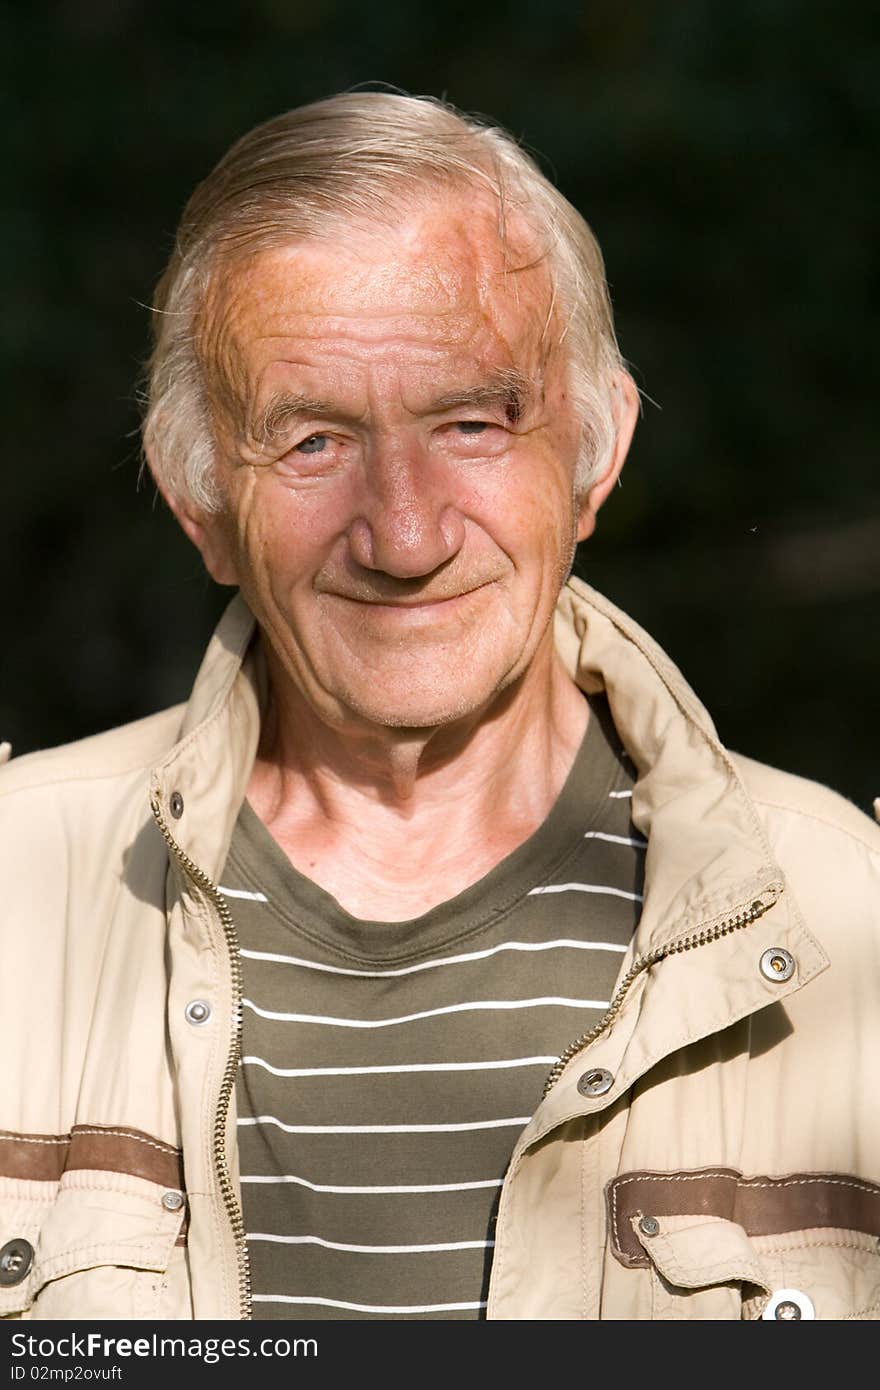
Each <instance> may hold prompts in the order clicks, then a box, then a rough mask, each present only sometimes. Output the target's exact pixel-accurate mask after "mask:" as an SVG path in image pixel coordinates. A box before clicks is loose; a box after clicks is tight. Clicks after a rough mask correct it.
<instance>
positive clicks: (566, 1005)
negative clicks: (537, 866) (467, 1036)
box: [241, 889, 629, 1028]
mask: <svg viewBox="0 0 880 1390" xmlns="http://www.w3.org/2000/svg"><path fill="white" fill-rule="evenodd" d="M532 891H533V892H539V891H542V890H540V889H533V890H532ZM627 896H629V895H627ZM241 1002H242V1005H243V1006H244V1007H245V1008H248V1009H250V1010H251V1011H252V1012H253V1013H255V1014H259V1016H260V1018H271V1019H275V1020H277V1022H279V1023H320V1024H322V1025H326V1024H329V1025H331V1026H332V1027H334V1028H393V1027H394V1026H395V1025H396V1024H398V1023H416V1022H417V1021H418V1020H419V1019H422V1018H436V1017H437V1016H438V1015H439V1014H458V1013H470V1012H474V1011H477V1012H479V1011H480V1010H483V1009H531V1008H544V1007H548V1006H551V1007H558V1008H563V1009H607V1008H608V1004H609V1002H610V1001H609V1000H607V999H565V998H563V997H561V996H559V997H557V996H555V995H550V996H548V997H547V998H546V999H480V1000H477V1001H475V1002H474V1003H472V1004H444V1005H443V1007H442V1008H440V1009H423V1010H422V1011H421V1013H417V1014H401V1016H400V1018H377V1019H371V1018H332V1017H330V1016H328V1015H325V1014H286V1013H279V1012H277V1011H276V1010H274V1009H261V1008H260V1007H259V1005H257V1004H255V1003H254V1002H253V1000H252V999H242V1001H241Z"/></svg>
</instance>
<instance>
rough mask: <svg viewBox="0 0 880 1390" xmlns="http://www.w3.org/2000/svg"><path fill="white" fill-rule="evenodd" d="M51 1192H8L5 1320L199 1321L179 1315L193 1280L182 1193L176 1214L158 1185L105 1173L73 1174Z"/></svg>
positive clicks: (31, 1186) (0, 1201) (3, 1235)
mask: <svg viewBox="0 0 880 1390" xmlns="http://www.w3.org/2000/svg"><path fill="white" fill-rule="evenodd" d="M49 1186H50V1185H49V1184H45V1183H37V1182H23V1183H15V1184H13V1183H9V1184H4V1187H5V1189H6V1190H5V1192H4V1193H3V1195H0V1247H2V1249H3V1250H6V1251H7V1252H9V1253H8V1255H7V1265H8V1266H9V1267H8V1268H7V1270H6V1272H5V1280H4V1281H3V1282H0V1314H2V1315H3V1316H5V1317H20V1318H44V1319H49V1320H54V1319H101V1318H112V1319H117V1318H125V1319H144V1318H155V1319H163V1318H169V1317H171V1318H173V1317H181V1316H184V1317H186V1316H191V1313H187V1312H186V1311H180V1309H181V1291H182V1289H184V1288H185V1284H186V1280H185V1251H184V1249H183V1247H182V1245H179V1244H178V1241H179V1240H180V1239H181V1232H182V1228H183V1224H184V1218H185V1204H184V1203H183V1202H182V1201H180V1195H179V1194H175V1197H174V1198H172V1199H171V1200H172V1203H173V1202H174V1201H175V1200H177V1201H179V1202H180V1204H179V1206H178V1207H177V1208H175V1209H172V1208H169V1206H168V1205H167V1204H166V1203H163V1200H162V1199H163V1196H164V1197H166V1199H167V1194H166V1193H164V1192H163V1191H162V1190H161V1189H159V1188H158V1187H157V1186H156V1185H155V1184H153V1183H150V1182H146V1181H143V1180H141V1179H138V1178H133V1177H130V1176H127V1175H119V1174H105V1173H97V1172H96V1173H86V1172H76V1173H73V1174H65V1175H64V1178H63V1179H62V1181H61V1183H60V1184H58V1185H57V1187H56V1186H55V1185H54V1184H52V1185H51V1186H52V1188H54V1191H52V1192H50V1191H47V1190H46V1189H47V1188H49ZM10 1189H13V1190H10ZM15 1189H18V1190H15ZM0 1263H2V1257H0ZM2 1278H3V1272H2V1270H0V1279H2Z"/></svg>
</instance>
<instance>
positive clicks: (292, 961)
mask: <svg viewBox="0 0 880 1390" xmlns="http://www.w3.org/2000/svg"><path fill="white" fill-rule="evenodd" d="M563 947H564V948H566V949H571V950H573V951H616V952H619V953H620V954H621V955H623V953H624V951H625V950H626V949H627V948H626V947H625V946H619V945H618V944H617V943H616V942H614V941H575V940H573V939H572V938H570V937H559V938H558V939H557V940H555V941H534V942H533V941H502V942H501V944H500V945H499V946H490V947H489V948H488V949H487V950H485V951H468V952H467V953H466V954H464V955H460V956H443V957H442V958H441V959H440V960H426V961H422V962H421V963H420V964H419V965H404V966H402V967H401V968H400V969H399V970H348V969H345V968H344V967H343V966H340V965H319V964H318V962H317V961H313V960H304V959H303V958H302V957H301V956H281V955H276V954H275V952H273V951H241V952H240V954H241V955H242V956H245V957H247V959H248V960H269V961H275V962H277V963H278V964H279V965H302V966H304V967H305V969H307V970H323V971H325V972H326V973H327V974H328V975H356V976H359V977H366V978H367V979H392V978H396V977H397V976H399V975H415V974H416V973H417V972H418V971H420V970H435V969H436V968H437V967H438V966H440V965H461V964H463V963H464V962H465V961H471V960H486V959H487V958H488V957H489V956H495V955H497V954H498V952H499V951H554V950H556V949H557V948H559V949H561V948H563Z"/></svg>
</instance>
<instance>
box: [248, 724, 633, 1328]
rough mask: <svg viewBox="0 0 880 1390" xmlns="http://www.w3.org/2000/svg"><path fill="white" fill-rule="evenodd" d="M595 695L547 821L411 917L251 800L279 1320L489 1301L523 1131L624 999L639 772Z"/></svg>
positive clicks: (258, 1147)
mask: <svg viewBox="0 0 880 1390" xmlns="http://www.w3.org/2000/svg"><path fill="white" fill-rule="evenodd" d="M591 705H592V708H593V717H591V719H590V722H589V725H588V728H587V733H586V735H585V738H584V740H583V743H582V745H581V748H580V750H579V751H578V754H577V756H576V758H575V761H574V764H573V766H572V768H571V771H570V773H569V776H568V778H567V780H566V782H565V784H564V786H563V788H562V791H561V792H560V794H559V797H558V798H557V800H556V802H555V804H554V805H553V807H552V808H551V810H550V812H549V814H548V816H547V818H546V820H545V821H544V823H543V824H542V825H541V826H540V827H539V828H538V830H536V831H535V833H534V834H533V835H532V836H531V837H530V838H529V839H528V840H527V841H526V842H525V843H524V844H523V845H521V846H519V848H518V849H516V850H514V851H513V853H512V854H510V855H508V856H507V858H505V859H504V860H502V862H501V863H500V864H498V865H497V866H496V867H495V868H494V869H492V870H491V872H490V873H488V874H486V876H485V877H484V878H482V879H480V880H479V882H477V883H475V884H473V885H472V886H471V887H469V888H467V889H465V891H464V892H463V893H459V894H458V895H457V896H456V897H454V898H452V899H451V900H450V901H448V902H446V903H442V904H441V905H439V906H437V907H434V908H432V909H431V910H430V911H429V912H426V913H425V914H424V915H423V916H421V917H418V918H416V919H415V920H413V921H410V922H368V921H363V920H361V919H359V918H355V917H352V916H351V915H350V914H349V913H347V912H345V911H344V909H343V908H341V907H340V905H339V904H338V903H337V901H336V899H335V898H333V897H331V896H330V894H329V893H326V892H325V891H324V890H323V889H321V888H319V887H318V886H317V884H315V883H313V882H312V881H311V880H309V879H307V878H306V877H305V876H304V875H302V874H300V873H298V872H297V870H296V869H294V868H293V867H292V865H291V864H290V862H289V860H288V859H287V856H286V855H285V854H284V852H283V851H282V850H281V849H280V847H279V846H278V845H277V844H276V842H275V841H274V840H273V839H272V837H271V835H270V834H269V832H268V831H267V830H266V828H265V827H264V826H263V825H262V823H261V822H260V821H259V819H258V818H257V816H256V815H255V813H254V812H253V810H252V809H251V808H250V806H249V805H248V804H247V803H245V804H244V806H243V807H242V809H241V813H240V815H239V818H238V822H237V824H236V827H235V832H234V835H233V839H232V845H231V848H230V851H229V858H228V860H227V864H226V868H225V871H224V875H223V887H222V891H223V892H224V893H225V894H226V895H227V897H228V899H229V903H230V907H231V909H232V913H233V917H234V918H235V921H236V925H237V928H238V934H239V939H240V944H241V956H242V966H243V975H244V1003H243V1034H242V1043H243V1046H242V1063H241V1067H240V1070H239V1075H238V1083H237V1104H238V1117H239V1118H238V1139H239V1151H240V1159H241V1180H242V1197H243V1208H244V1220H245V1227H246V1230H247V1241H248V1248H249V1253H250V1259H251V1269H252V1277H253V1289H254V1314H255V1316H256V1317H258V1318H285V1319H290V1318H309V1319H318V1318H344V1319H354V1318H396V1317H408V1318H456V1319H458V1318H479V1317H482V1316H484V1315H485V1306H486V1290H487V1284H488V1275H489V1268H490V1264H491V1260H492V1248H493V1231H494V1221H495V1215H496V1209H497V1203H498V1197H499V1191H500V1187H501V1182H502V1179H503V1177H504V1173H505V1170H506V1168H507V1165H508V1163H509V1160H510V1155H511V1152H512V1150H513V1147H514V1144H515V1142H516V1140H517V1138H518V1136H519V1134H520V1132H521V1131H522V1129H523V1127H524V1126H525V1125H526V1124H527V1122H528V1120H529V1118H530V1116H531V1114H532V1112H533V1111H534V1109H535V1107H536V1105H537V1103H538V1101H539V1099H540V1097H541V1091H542V1087H543V1084H544V1081H545V1079H546V1076H547V1073H548V1072H549V1070H550V1068H551V1067H552V1066H553V1064H554V1062H555V1061H556V1060H557V1058H558V1057H559V1055H560V1054H561V1053H562V1052H563V1051H564V1050H565V1048H566V1047H567V1046H568V1044H569V1043H570V1042H571V1041H572V1040H573V1039H574V1038H576V1037H577V1036H579V1035H580V1034H581V1033H583V1032H585V1031H586V1030H587V1029H589V1028H590V1027H591V1026H592V1025H593V1024H594V1023H596V1022H598V1020H599V1019H600V1018H601V1017H602V1015H603V1013H604V1012H605V1010H606V1008H607V1005H608V1002H609V1000H610V998H611V995H612V992H613V988H614V983H615V980H616V978H617V975H618V971H619V968H620V964H621V958H622V956H623V953H624V951H625V950H626V947H627V945H628V943H629V941H630V938H631V936H632V933H633V929H634V927H635V925H636V922H637V920H638V915H639V908H640V903H641V885H642V866H643V860H644V842H643V841H642V840H641V838H640V837H639V836H638V835H637V834H636V832H635V831H634V830H633V828H632V825H631V822H630V797H631V792H632V774H631V771H630V768H629V764H628V761H627V759H626V755H625V754H623V752H622V750H621V748H620V745H619V742H618V741H617V736H616V734H615V732H614V729H613V726H612V725H611V723H610V720H609V718H608V714H607V706H606V705H605V703H604V701H602V700H596V701H591ZM452 809H453V808H450V811H451V812H452Z"/></svg>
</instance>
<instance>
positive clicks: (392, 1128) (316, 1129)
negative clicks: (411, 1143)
mask: <svg viewBox="0 0 880 1390" xmlns="http://www.w3.org/2000/svg"><path fill="white" fill-rule="evenodd" d="M531 1118H532V1117H531V1115H520V1116H517V1117H514V1118H512V1119H509V1120H473V1121H468V1122H467V1123H465V1124H449V1125H287V1124H285V1123H284V1121H283V1120H279V1119H276V1117H275V1116H274V1115H250V1116H246V1117H245V1118H244V1119H240V1120H239V1121H238V1123H239V1124H240V1125H276V1126H277V1127H278V1129H283V1130H284V1132H285V1134H451V1133H457V1132H458V1131H460V1130H466V1129H504V1128H506V1127H508V1126H511V1125H522V1126H525V1125H527V1124H528V1123H529V1120H530V1119H531Z"/></svg>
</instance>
